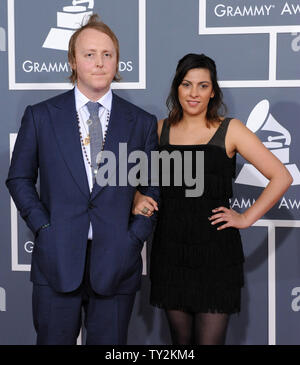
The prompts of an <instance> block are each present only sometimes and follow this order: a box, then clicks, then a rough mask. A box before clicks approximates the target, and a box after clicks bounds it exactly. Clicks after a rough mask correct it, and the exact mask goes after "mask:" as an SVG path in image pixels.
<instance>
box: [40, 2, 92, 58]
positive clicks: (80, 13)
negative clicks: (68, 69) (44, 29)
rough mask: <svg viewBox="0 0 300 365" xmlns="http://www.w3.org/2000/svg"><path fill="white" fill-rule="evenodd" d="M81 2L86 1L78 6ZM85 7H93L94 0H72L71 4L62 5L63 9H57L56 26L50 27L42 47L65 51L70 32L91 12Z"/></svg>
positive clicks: (84, 20)
mask: <svg viewBox="0 0 300 365" xmlns="http://www.w3.org/2000/svg"><path fill="white" fill-rule="evenodd" d="M82 3H88V5H87V6H78V4H82ZM87 8H88V9H93V8H94V0H73V1H72V6H64V7H63V11H58V12H57V28H51V29H50V32H49V34H48V36H47V38H46V40H45V42H44V44H43V48H52V49H58V50H62V51H67V50H68V45H69V40H70V38H71V36H72V34H73V33H74V32H75V30H76V29H78V28H79V27H80V26H81V25H82V24H84V23H86V22H87V21H88V18H89V17H90V16H91V15H92V14H93V12H92V11H91V10H88V9H87Z"/></svg>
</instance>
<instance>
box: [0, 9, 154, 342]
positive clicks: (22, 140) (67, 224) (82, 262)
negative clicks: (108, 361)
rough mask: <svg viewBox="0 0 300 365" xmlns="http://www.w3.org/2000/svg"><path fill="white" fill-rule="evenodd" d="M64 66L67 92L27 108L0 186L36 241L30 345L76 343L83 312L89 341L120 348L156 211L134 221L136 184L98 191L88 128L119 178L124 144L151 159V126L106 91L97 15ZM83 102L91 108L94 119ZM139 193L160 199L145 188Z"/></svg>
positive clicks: (105, 34)
mask: <svg viewBox="0 0 300 365" xmlns="http://www.w3.org/2000/svg"><path fill="white" fill-rule="evenodd" d="M69 63H70V65H71V68H72V75H71V77H70V78H71V81H72V82H73V84H75V87H74V89H73V90H71V91H68V92H66V93H63V94H60V95H58V96H56V97H53V98H51V99H48V100H46V101H43V102H41V103H39V104H36V105H33V106H28V107H27V108H26V110H25V113H24V116H23V119H22V123H21V127H20V130H19V133H18V137H17V140H16V144H15V148H14V152H13V156H12V161H11V166H10V170H9V174H8V179H7V186H8V189H9V191H10V194H11V196H12V197H13V199H14V202H15V204H16V206H17V208H18V210H19V211H20V214H21V216H22V217H23V219H24V220H25V222H26V224H27V225H28V227H29V228H30V229H31V230H32V232H33V233H34V235H35V245H34V250H33V253H32V265H31V280H32V282H33V320H34V325H35V329H36V331H37V344H64V345H71V344H75V343H76V339H77V337H78V334H79V331H80V327H81V321H82V320H81V313H82V308H83V309H84V314H85V315H84V318H85V322H84V323H85V327H86V333H87V342H86V343H87V344H125V343H126V338H127V330H128V324H129V319H130V315H131V312H132V307H133V303H134V297H135V293H136V291H137V290H138V289H139V287H140V282H141V273H142V260H141V249H142V246H143V242H144V241H145V239H146V238H147V237H148V236H149V235H150V234H151V232H152V229H153V225H154V221H155V214H154V215H152V216H151V217H150V218H149V216H148V215H150V214H149V213H148V214H147V208H145V209H144V212H143V213H142V212H141V214H139V215H136V216H133V215H132V213H131V209H132V203H133V198H134V194H135V192H136V187H134V186H131V185H130V184H119V185H118V184H117V185H116V186H113V185H107V186H100V185H99V184H97V181H98V179H96V173H97V170H96V171H95V168H94V164H93V161H92V158H93V156H92V153H91V144H92V142H91V135H90V133H92V132H90V129H89V128H90V126H91V124H92V123H95V122H96V120H100V123H101V133H102V136H101V138H100V140H101V141H102V140H103V141H102V142H101V143H100V147H99V148H100V149H101V150H103V151H111V152H112V153H114V155H115V156H116V165H117V166H115V171H114V172H113V173H114V174H115V176H116V177H117V179H116V180H117V181H118V177H119V176H118V175H119V167H120V166H119V164H120V163H121V160H122V161H123V162H122V163H123V164H124V158H122V159H121V160H120V159H119V156H118V151H119V144H120V143H126V144H127V150H128V153H130V152H131V151H135V150H141V151H143V152H145V153H146V154H147V156H148V157H149V158H148V161H149V162H150V155H151V151H153V150H156V149H157V132H156V129H157V121H156V118H155V117H154V116H153V115H151V114H149V113H147V112H145V111H143V110H142V109H140V108H138V107H137V106H135V105H133V104H131V103H129V102H127V101H125V100H124V99H122V98H120V97H118V96H117V95H115V94H114V93H112V91H111V82H112V81H113V80H117V79H118V63H119V44H118V40H117V38H116V36H115V35H114V33H113V32H112V31H111V29H110V28H109V27H108V26H107V25H105V24H104V23H102V22H101V21H100V20H98V19H97V16H95V15H93V16H92V17H91V18H90V19H89V21H88V23H87V24H86V25H84V26H82V27H81V28H79V29H78V30H77V31H76V32H75V33H74V34H73V36H72V38H71V40H70V43H69ZM90 102H92V103H94V104H93V105H97V107H96V110H97V113H96V115H94V116H92V113H91V112H90V109H89V108H88V105H87V103H90ZM95 103H99V104H95ZM95 118H96V120H95ZM93 138H94V140H95V137H93ZM93 143H95V141H94V142H93ZM122 157H124V156H122ZM94 162H95V161H94ZM98 162H99V161H98ZM126 164H127V160H126ZM98 167H99V166H98ZM100 167H101V165H100ZM125 167H127V168H130V167H132V164H129V163H128V165H127V166H125ZM123 168H124V166H123ZM148 168H149V171H150V164H149V166H148ZM38 176H39V179H40V189H39V190H40V191H39V193H38V191H37V189H36V182H37V177H38ZM149 176H150V174H149ZM138 189H139V190H140V191H141V192H143V194H146V195H148V196H150V197H153V199H154V200H157V199H158V188H157V187H153V186H151V184H150V182H149V184H148V186H140V187H138Z"/></svg>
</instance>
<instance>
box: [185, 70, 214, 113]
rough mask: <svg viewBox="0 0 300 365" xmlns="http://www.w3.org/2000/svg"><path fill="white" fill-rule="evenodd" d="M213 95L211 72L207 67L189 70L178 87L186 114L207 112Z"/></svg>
mask: <svg viewBox="0 0 300 365" xmlns="http://www.w3.org/2000/svg"><path fill="white" fill-rule="evenodd" d="M213 97H214V91H213V86H212V81H211V78H210V72H209V70H208V69H206V68H193V69H191V70H189V71H188V72H187V73H186V75H185V76H184V78H183V80H182V82H181V84H180V85H179V87H178V99H179V102H180V104H181V107H182V110H183V114H185V115H190V116H195V115H198V114H202V113H203V112H204V113H205V114H206V111H207V106H208V103H209V100H210V99H211V98H213Z"/></svg>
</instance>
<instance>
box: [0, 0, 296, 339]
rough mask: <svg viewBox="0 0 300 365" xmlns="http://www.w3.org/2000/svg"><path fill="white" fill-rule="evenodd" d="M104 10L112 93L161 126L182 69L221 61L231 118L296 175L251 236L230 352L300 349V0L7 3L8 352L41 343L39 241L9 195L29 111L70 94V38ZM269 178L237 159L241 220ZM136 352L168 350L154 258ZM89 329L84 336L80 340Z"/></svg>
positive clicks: (0, 305) (1, 129)
mask: <svg viewBox="0 0 300 365" xmlns="http://www.w3.org/2000/svg"><path fill="white" fill-rule="evenodd" d="M92 13H98V14H99V15H100V16H101V18H102V20H103V21H104V22H106V23H107V24H108V25H110V26H111V28H112V29H113V30H114V31H115V33H116V34H117V36H118V38H119V41H120V52H121V57H120V64H119V68H120V73H121V76H122V81H121V82H120V83H115V84H113V89H114V92H115V93H116V94H118V95H120V96H122V97H124V98H126V99H128V100H129V101H131V102H133V103H135V104H137V105H139V106H141V107H142V108H144V109H145V110H147V111H149V112H150V113H153V114H155V115H156V116H157V117H158V118H159V119H161V118H163V117H165V116H166V113H167V109H166V106H165V100H166V97H167V95H168V92H169V87H170V83H171V80H172V77H173V75H174V71H175V68H176V65H177V62H178V60H179V59H180V58H181V57H182V56H184V55H185V54H186V53H190V52H193V53H205V54H207V55H208V56H210V57H212V58H213V59H214V60H215V61H216V64H217V68H218V73H219V82H220V86H221V87H222V90H223V92H224V99H225V102H226V104H227V106H228V115H229V116H232V117H236V118H239V119H241V120H242V121H243V122H244V123H245V124H246V125H247V127H248V128H249V129H251V130H252V131H253V132H254V133H255V134H256V135H257V136H258V137H259V138H260V139H261V141H262V142H263V143H264V144H265V146H266V147H267V148H268V149H270V151H271V152H272V153H274V154H275V155H276V156H277V157H278V158H279V159H280V160H281V161H282V162H283V163H284V164H285V166H286V167H287V168H288V170H289V171H290V173H291V174H292V176H293V178H294V182H293V185H292V186H291V187H290V188H289V190H288V191H287V192H286V193H285V195H284V196H283V197H282V198H281V199H280V200H279V201H278V203H276V205H275V206H274V208H273V209H272V210H271V211H269V212H268V213H267V214H266V216H264V217H262V219H261V220H259V221H258V222H256V223H255V224H254V225H253V226H252V227H250V228H248V229H246V230H243V231H242V232H241V233H242V238H243V246H244V251H245V256H246V263H245V287H244V289H243V295H242V311H241V313H240V314H238V315H233V316H232V318H231V321H230V326H229V331H228V337H227V343H228V344H236V345H240V344H249V345H264V344H282V345H283V344H300V239H299V237H300V171H299V169H300V158H299V156H300V144H299V140H300V128H299V125H300V1H299V0H288V1H281V0H263V1H261V0H226V1H222V0H207V1H206V0H90V1H78V0H73V1H72V0H51V1H47V0H26V1H22V0H0V66H1V67H0V70H1V72H0V93H1V94H0V95H1V97H0V110H1V118H0V120H1V123H0V178H1V191H0V194H1V197H0V199H1V206H0V215H1V217H0V224H1V243H0V344H8V345H10V344H11V345H15V344H19V345H27V344H34V343H35V332H34V328H33V324H32V313H31V290H32V285H31V283H30V281H29V272H30V260H31V253H32V250H33V247H34V238H33V236H32V234H31V232H30V231H29V230H28V228H27V227H26V226H25V224H24V223H23V221H22V219H21V218H20V216H19V215H18V213H17V211H16V208H15V205H14V203H13V202H12V200H11V199H10V197H9V194H8V191H7V189H6V187H5V179H6V176H7V172H8V167H9V162H10V158H11V153H12V150H13V146H14V142H15V138H16V135H17V132H18V129H19V126H20V121H21V117H22V115H23V112H24V109H25V107H26V106H27V105H28V104H35V103H37V102H39V101H41V100H43V99H47V98H49V97H51V96H54V95H56V94H58V93H60V92H62V91H63V90H66V89H70V88H71V87H72V86H71V85H70V84H69V83H68V79H67V78H68V75H69V74H70V67H69V64H68V62H67V47H68V41H69V39H70V36H71V34H72V33H73V32H74V29H76V27H77V26H78V24H80V23H81V21H82V19H83V18H84V16H86V15H89V14H92ZM266 184H267V180H266V179H265V178H264V177H263V176H262V175H261V174H260V173H259V172H258V171H257V170H256V169H255V168H254V167H253V166H252V165H251V164H249V163H247V162H246V161H245V160H243V158H241V157H240V156H238V158H237V172H236V178H235V180H234V196H233V198H232V200H231V206H232V208H234V209H236V210H238V211H243V210H245V209H247V208H248V207H250V206H251V205H252V204H253V202H254V201H255V200H256V199H257V197H258V196H259V194H260V193H261V191H262V189H263V188H264V187H265V186H266ZM150 250H151V240H149V242H147V243H145V246H144V250H143V258H144V272H143V282H142V289H141V291H140V292H139V293H138V295H137V298H136V302H135V307H134V312H133V316H132V320H131V324H130V328H129V340H128V341H129V344H147V345H155V344H156V345H158V344H170V335H169V332H168V327H167V322H166V319H165V316H164V313H163V311H162V310H160V309H156V308H153V307H151V306H150V305H149V276H148V267H149V252H150ZM83 337H84V330H83V331H82V334H81V335H80V336H79V338H78V344H80V343H81V342H82V338H83Z"/></svg>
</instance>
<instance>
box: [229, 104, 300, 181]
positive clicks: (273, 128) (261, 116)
mask: <svg viewBox="0 0 300 365" xmlns="http://www.w3.org/2000/svg"><path fill="white" fill-rule="evenodd" d="M269 109H270V103H269V101H268V100H262V101H260V102H259V103H258V104H257V105H256V106H255V107H254V109H253V110H252V112H251V113H250V115H249V118H248V120H247V123H246V126H247V127H248V128H249V129H250V130H251V131H252V132H253V133H256V132H257V131H258V130H262V131H270V132H273V134H274V133H275V134H276V133H277V135H270V136H268V141H267V142H263V144H264V145H265V146H266V147H267V148H268V149H269V150H270V151H271V152H272V153H273V154H274V155H275V156H276V157H277V158H278V159H279V160H280V161H281V162H282V163H283V164H284V165H285V167H286V168H287V169H288V170H289V172H290V174H291V175H292V177H293V179H294V181H293V184H292V185H300V172H299V169H298V167H297V166H296V164H291V163H290V148H289V146H290V144H291V134H290V132H289V131H288V130H287V129H285V128H284V127H283V126H282V125H281V124H279V123H278V122H277V121H276V120H275V118H274V117H273V116H272V115H271V113H269ZM278 133H279V135H278ZM268 182H269V180H268V179H266V178H265V177H264V176H263V175H262V174H261V173H260V172H259V171H258V170H257V169H256V168H255V167H254V166H253V165H251V164H249V163H245V164H244V165H243V167H242V169H241V171H240V173H239V174H238V177H237V178H236V180H235V183H236V184H245V185H252V186H259V187H265V186H267V184H268Z"/></svg>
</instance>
